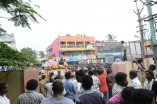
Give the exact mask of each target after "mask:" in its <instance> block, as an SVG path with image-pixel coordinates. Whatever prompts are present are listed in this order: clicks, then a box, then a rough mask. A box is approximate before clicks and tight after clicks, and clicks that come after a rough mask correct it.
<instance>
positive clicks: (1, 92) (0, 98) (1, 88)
mask: <svg viewBox="0 0 157 104" xmlns="http://www.w3.org/2000/svg"><path fill="white" fill-rule="evenodd" d="M7 92H8V85H7V84H6V83H1V84H0V104H10V100H9V99H8V98H7V97H6V96H5V94H6V93H7Z"/></svg>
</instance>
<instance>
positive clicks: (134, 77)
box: [129, 70, 142, 89]
mask: <svg viewBox="0 0 157 104" xmlns="http://www.w3.org/2000/svg"><path fill="white" fill-rule="evenodd" d="M129 77H130V79H131V80H132V81H131V86H132V87H134V88H135V89H140V88H142V85H141V82H140V80H139V79H138V77H137V71H136V70H131V71H130V72H129Z"/></svg>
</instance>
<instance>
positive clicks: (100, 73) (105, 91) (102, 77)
mask: <svg viewBox="0 0 157 104" xmlns="http://www.w3.org/2000/svg"><path fill="white" fill-rule="evenodd" d="M106 76H107V73H106V71H104V70H103V69H99V70H98V76H97V77H98V79H99V80H100V83H101V85H100V92H102V93H103V94H104V96H105V99H106V100H108V86H107V82H106Z"/></svg>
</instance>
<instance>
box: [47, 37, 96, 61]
mask: <svg viewBox="0 0 157 104" xmlns="http://www.w3.org/2000/svg"><path fill="white" fill-rule="evenodd" d="M46 51H47V57H62V58H65V59H67V60H69V61H70V60H71V61H77V60H81V59H93V58H96V47H95V37H92V36H85V35H83V36H82V35H80V34H76V35H75V36H71V35H66V36H58V38H56V39H55V40H54V41H53V43H52V44H51V45H50V46H48V47H47V49H46Z"/></svg>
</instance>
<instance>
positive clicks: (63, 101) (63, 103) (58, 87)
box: [41, 80, 74, 104]
mask: <svg viewBox="0 0 157 104" xmlns="http://www.w3.org/2000/svg"><path fill="white" fill-rule="evenodd" d="M63 90H64V86H63V82H62V81H60V80H55V81H54V82H53V87H52V91H53V93H54V94H53V96H52V97H49V98H46V99H44V100H43V101H42V102H41V104H74V102H73V101H72V100H71V99H69V98H66V97H64V96H63V94H62V93H63Z"/></svg>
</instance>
